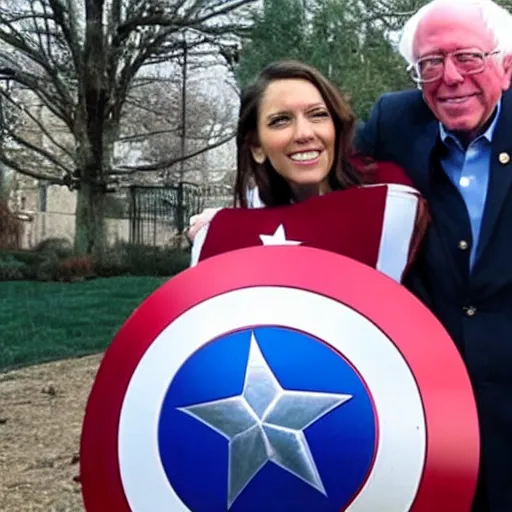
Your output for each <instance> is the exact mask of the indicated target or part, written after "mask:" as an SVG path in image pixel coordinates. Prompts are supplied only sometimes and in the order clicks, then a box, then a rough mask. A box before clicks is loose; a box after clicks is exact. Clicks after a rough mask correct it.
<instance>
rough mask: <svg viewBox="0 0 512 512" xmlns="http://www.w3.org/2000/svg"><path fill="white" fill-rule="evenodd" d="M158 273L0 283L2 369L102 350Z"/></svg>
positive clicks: (159, 280)
mask: <svg viewBox="0 0 512 512" xmlns="http://www.w3.org/2000/svg"><path fill="white" fill-rule="evenodd" d="M165 281H167V279H166V278H161V277H158V278H157V277H116V278H110V279H94V280H91V281H85V282H79V283H73V284H68V283H41V282H32V281H21V282H2V283H0V371H1V370H5V369H10V368H16V367H20V366H26V365H30V364H37V363H41V362H45V361H51V360H55V359H63V358H67V357H74V356H82V355H86V354H91V353H95V352H101V351H103V350H104V349H105V348H106V347H107V346H108V345H109V344H110V343H111V341H112V339H113V337H114V335H115V333H116V332H117V331H118V329H119V328H120V327H121V326H122V325H123V323H124V322H125V320H126V319H127V318H128V316H129V315H130V314H131V313H132V311H133V310H134V309H135V308H136V307H137V306H138V305H139V304H140V303H141V302H142V301H143V300H144V299H145V298H146V297H147V296H148V295H150V294H151V293H152V292H153V291H154V290H156V289H157V288H158V287H159V286H160V285H161V284H163V283H164V282H165Z"/></svg>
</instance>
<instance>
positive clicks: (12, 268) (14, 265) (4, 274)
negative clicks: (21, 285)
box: [0, 254, 27, 281]
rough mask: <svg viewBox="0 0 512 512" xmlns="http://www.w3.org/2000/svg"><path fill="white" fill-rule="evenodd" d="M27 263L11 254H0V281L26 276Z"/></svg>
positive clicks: (16, 279) (15, 279)
mask: <svg viewBox="0 0 512 512" xmlns="http://www.w3.org/2000/svg"><path fill="white" fill-rule="evenodd" d="M26 272H27V265H25V264H24V263H23V262H22V261H19V260H18V259H16V258H15V257H14V256H12V255H11V254H2V255H0V281H19V280H22V279H25V278H26Z"/></svg>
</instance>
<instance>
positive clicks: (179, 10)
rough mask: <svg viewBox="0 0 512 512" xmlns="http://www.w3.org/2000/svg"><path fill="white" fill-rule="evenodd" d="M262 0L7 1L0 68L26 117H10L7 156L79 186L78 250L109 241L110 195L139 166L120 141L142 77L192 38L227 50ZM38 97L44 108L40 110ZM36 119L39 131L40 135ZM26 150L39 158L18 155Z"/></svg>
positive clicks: (0, 153) (34, 172) (13, 164)
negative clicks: (126, 161) (118, 148)
mask: <svg viewBox="0 0 512 512" xmlns="http://www.w3.org/2000/svg"><path fill="white" fill-rule="evenodd" d="M254 2H255V0H16V1H9V0H0V75H1V76H2V77H3V79H5V80H9V81H10V83H11V84H12V85H13V86H12V87H10V88H3V89H1V90H0V95H1V98H2V100H3V103H4V105H5V106H6V108H7V107H8V108H9V109H10V111H11V112H13V113H14V115H15V118H16V120H15V121H13V122H12V123H5V125H4V130H3V132H4V133H3V135H4V136H5V143H3V144H1V145H0V162H1V163H3V164H4V165H7V166H9V167H10V168H12V169H14V170H15V171H18V172H20V173H23V174H25V175H28V176H32V177H34V178H36V179H40V180H45V181H47V182H49V183H55V184H61V185H66V186H68V187H69V188H70V189H72V190H76V191H77V207H76V234H75V250H76V252H77V253H92V252H96V251H100V250H101V248H102V247H103V246H104V243H105V228H104V208H105V194H106V193H107V192H108V190H109V187H110V186H111V184H112V182H113V180H115V179H118V178H119V177H120V176H123V175H129V174H130V173H133V171H134V169H131V168H129V166H128V167H127V166H123V167H122V168H116V166H115V165H114V147H115V143H116V141H117V140H118V139H119V138H120V137H122V133H121V120H122V115H123V113H124V112H125V110H126V109H125V107H126V104H127V102H128V101H130V98H131V97H132V92H133V87H134V85H136V83H137V80H136V79H137V78H138V77H141V76H143V75H144V74H145V73H146V71H147V70H148V69H150V68H154V67H155V66H157V65H160V64H165V63H168V62H174V61H176V59H179V58H180V56H181V55H182V54H183V51H184V48H187V49H189V48H188V46H187V45H190V46H193V47H194V48H201V47H202V46H204V45H209V47H211V46H212V45H214V46H216V47H220V48H222V49H223V51H224V52H225V51H226V50H225V47H227V48H229V47H230V44H231V43H230V42H229V41H230V39H232V38H233V37H235V36H236V34H237V33H238V31H239V30H240V29H241V28H243V26H244V23H245V21H244V20H245V18H244V16H243V14H244V10H245V9H246V8H247V7H248V6H249V5H250V4H252V3H254ZM184 32H187V33H188V34H190V36H189V37H188V38H187V39H184ZM184 41H186V45H184ZM228 51H229V50H228ZM36 100H37V101H36ZM31 102H32V103H33V105H32V106H31V105H30V103H31ZM35 105H42V107H43V109H44V111H43V112H39V113H36V112H35V111H34V106H35ZM50 120H51V121H50ZM52 123H53V124H52ZM36 128H38V129H39V140H37V138H35V137H34V136H31V135H30V134H31V133H32V134H33V133H36V132H37V130H36ZM58 130H60V131H61V132H62V134H63V135H62V136H59V137H57V135H56V133H57V131H58ZM65 134H67V136H65ZM222 135H224V134H212V137H211V138H210V140H209V144H207V145H203V146H202V147H201V148H200V149H197V150H193V151H192V152H191V153H190V154H187V155H185V158H186V157H188V156H190V155H195V154H197V153H198V151H199V152H201V151H205V150H207V149H209V148H211V147H215V146H218V145H221V144H222V143H223V142H225V139H224V138H223V136H222ZM227 137H229V136H227ZM43 140H44V142H45V143H44V144H43V143H42V141H43ZM226 140H227V139H226ZM21 149H23V152H24V154H25V155H27V154H28V155H30V157H29V158H24V159H19V158H15V155H16V154H19V152H20V150H21ZM182 158H183V156H182V155H175V154H172V155H170V156H168V157H167V158H166V159H165V160H164V161H160V162H153V163H150V164H148V165H146V166H145V167H144V169H145V170H148V171H150V170H153V171H154V170H161V169H167V168H169V166H171V165H173V164H175V163H176V162H177V161H179V160H180V159H182Z"/></svg>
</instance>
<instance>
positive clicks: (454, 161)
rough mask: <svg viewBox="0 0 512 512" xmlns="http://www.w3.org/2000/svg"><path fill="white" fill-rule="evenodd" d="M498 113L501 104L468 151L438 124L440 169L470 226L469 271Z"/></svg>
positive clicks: (476, 239)
mask: <svg viewBox="0 0 512 512" xmlns="http://www.w3.org/2000/svg"><path fill="white" fill-rule="evenodd" d="M500 110H501V102H500V103H498V106H497V110H496V114H495V116H494V119H493V121H492V123H491V124H490V125H489V127H488V128H487V130H486V131H485V132H484V133H482V134H481V135H480V136H478V137H477V138H476V139H475V140H473V141H472V142H471V143H470V144H469V146H468V147H467V149H464V146H463V145H462V144H461V142H460V141H459V139H458V138H457V137H456V136H455V135H454V134H453V133H451V132H449V131H448V130H446V129H445V128H444V126H443V125H441V124H439V132H440V135H441V140H442V141H443V143H444V145H445V146H446V147H447V148H448V151H447V152H446V155H445V156H444V157H443V158H442V159H441V166H442V168H443V169H444V172H445V173H446V174H447V176H448V177H449V178H450V180H451V181H452V183H453V184H454V185H455V187H456V188H457V190H458V191H459V193H460V195H461V196H462V198H463V199H464V202H465V203H466V208H467V211H468V216H469V221H470V223H471V234H472V243H471V254H470V260H469V262H470V263H469V264H470V269H471V268H472V267H473V264H474V262H475V255H476V252H477V248H478V241H479V238H480V227H481V224H482V217H483V214H484V207H485V198H486V197H487V187H488V185H489V173H490V168H491V143H492V136H493V133H494V129H495V128H496V124H497V122H498V118H499V115H500Z"/></svg>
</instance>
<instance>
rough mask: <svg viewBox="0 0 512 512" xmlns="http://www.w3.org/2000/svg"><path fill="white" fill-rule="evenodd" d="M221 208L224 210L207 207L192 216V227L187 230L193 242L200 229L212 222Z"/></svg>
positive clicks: (190, 222)
mask: <svg viewBox="0 0 512 512" xmlns="http://www.w3.org/2000/svg"><path fill="white" fill-rule="evenodd" d="M219 210H222V208H205V209H204V210H203V211H202V212H201V213H199V214H197V215H192V217H190V221H189V224H190V227H189V228H188V230H187V237H188V239H189V240H190V241H191V242H193V241H194V238H195V237H196V235H197V233H198V232H199V230H200V229H201V228H202V227H203V226H206V224H208V223H209V222H211V220H212V219H213V217H214V216H215V214H216V213H217V212H218V211H219Z"/></svg>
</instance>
